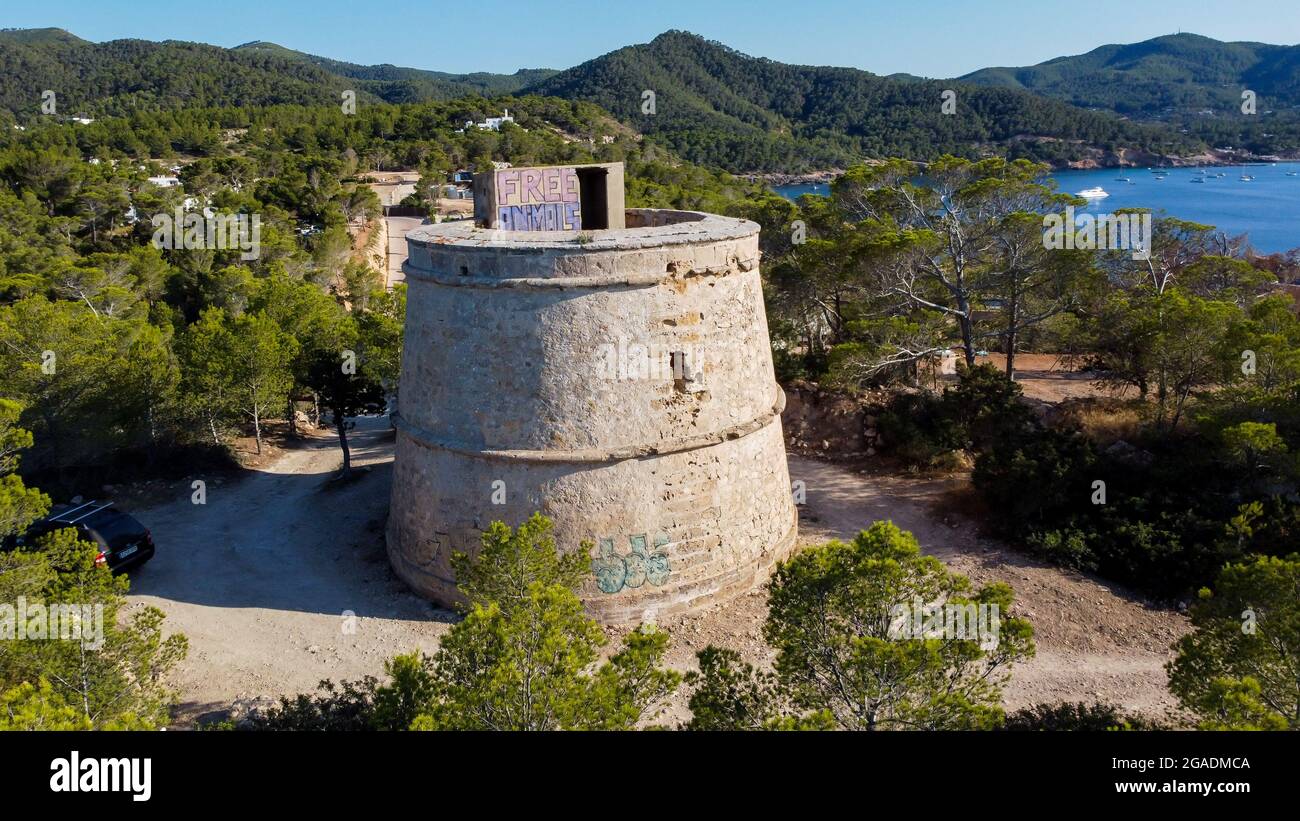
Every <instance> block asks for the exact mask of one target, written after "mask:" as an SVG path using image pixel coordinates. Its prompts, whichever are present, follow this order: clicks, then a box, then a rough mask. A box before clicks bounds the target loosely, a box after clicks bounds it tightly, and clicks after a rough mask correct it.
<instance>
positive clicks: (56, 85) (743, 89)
mask: <svg viewBox="0 0 1300 821" xmlns="http://www.w3.org/2000/svg"><path fill="white" fill-rule="evenodd" d="M0 67H3V68H4V72H3V79H0V109H8V110H9V111H10V112H12V113H13V115H14V116H15V117H16V118H17V119H18V120H20V121H23V122H27V121H29V120H31V119H33V118H34V117H36V116H38V114H39V112H40V104H41V93H42V92H43V91H44V90H46V89H50V90H54V91H56V93H57V95H58V98H57V99H58V105H59V113H60V114H62V115H65V116H67V115H73V114H89V115H96V116H99V115H105V114H109V115H112V114H116V115H122V114H127V113H129V112H132V111H142V110H143V111H157V110H176V109H183V108H195V107H230V106H266V105H277V104H285V103H290V104H299V105H328V104H333V105H337V104H338V103H339V101H340V94H341V93H342V92H343V91H344V90H348V89H352V90H355V91H356V92H357V94H358V100H359V101H361V102H363V103H364V102H379V101H381V100H382V101H388V102H394V103H405V102H420V101H429V100H448V99H455V98H460V97H465V96H467V95H485V96H493V95H497V94H502V93H535V94H541V95H550V96H558V97H563V98H565V99H569V100H580V101H586V102H593V103H596V104H598V105H600V106H602V107H603V108H605V109H607V110H609V111H611V112H612V113H613V114H614V115H615V116H617V117H619V118H620V119H621V120H622V121H623V122H624V123H626V124H628V125H630V126H631V127H633V128H635V129H637V130H639V131H641V132H643V133H645V134H646V135H647V136H648V137H650V138H651V139H654V140H657V141H659V142H661V143H663V144H664V145H666V146H667V147H669V148H670V149H672V150H673V151H674V152H676V153H678V154H680V155H681V156H683V157H684V158H685V159H687V160H690V161H692V162H696V163H700V164H704V165H710V166H713V167H718V168H725V169H727V170H729V171H732V172H741V171H743V172H750V171H787V172H788V171H801V170H809V169H822V168H830V167H835V166H846V165H848V164H851V163H853V162H855V161H859V160H862V159H865V158H881V157H887V156H906V157H910V158H913V159H918V160H927V159H934V158H935V157H937V156H939V155H941V154H945V153H950V154H958V155H964V156H970V157H977V156H983V155H994V154H997V155H1008V156H1011V157H1026V158H1030V159H1034V160H1040V161H1047V162H1051V163H1057V164H1059V163H1064V162H1067V161H1069V160H1076V159H1081V158H1084V157H1089V156H1091V157H1093V158H1098V157H1101V158H1102V161H1104V158H1105V157H1106V156H1108V155H1111V156H1113V154H1114V153H1115V152H1117V151H1119V150H1121V149H1137V150H1141V151H1146V152H1150V153H1153V154H1169V153H1189V152H1192V151H1195V150H1198V149H1199V148H1201V147H1203V146H1202V145H1201V143H1200V142H1199V141H1198V140H1196V139H1194V138H1190V137H1186V136H1183V135H1180V134H1178V133H1177V132H1176V131H1174V130H1171V129H1166V128H1159V127H1144V126H1138V125H1134V124H1131V123H1126V122H1123V121H1121V120H1120V119H1118V118H1115V117H1113V116H1109V115H1105V114H1098V113H1094V112H1087V111H1083V110H1080V109H1077V108H1073V107H1071V106H1069V105H1065V104H1062V103H1059V102H1055V101H1050V100H1045V99H1043V98H1040V97H1037V96H1034V95H1032V94H1029V93H1026V92H1023V91H1016V90H1010V89H990V88H976V87H968V86H961V85H958V86H955V87H954V90H955V91H956V92H957V97H956V99H955V101H954V102H955V108H954V109H953V111H952V114H951V115H948V114H944V113H943V112H942V110H941V106H942V103H943V93H944V91H945V89H947V88H948V87H949V86H953V84H952V83H951V82H946V83H945V82H938V81H916V80H906V79H890V78H883V77H878V76H876V75H873V74H870V73H868V72H864V71H859V70H857V69H851V68H828V67H811V66H793V65H786V64H783V63H778V62H774V61H772V60H765V59H758V58H753V57H748V56H746V55H743V54H740V53H739V52H736V51H734V50H732V49H729V48H727V47H726V46H724V45H721V44H719V43H713V42H709V41H706V40H704V39H703V38H700V37H697V36H695V35H692V34H688V33H685V32H668V33H666V34H663V35H661V36H659V37H657V38H655V40H654V41H653V42H651V43H649V44H646V45H638V46H629V47H627V48H623V49H619V50H618V51H615V52H612V53H610V54H606V55H604V56H602V57H598V58H596V59H594V60H591V61H589V62H587V63H583V64H582V65H580V66H577V67H575V68H572V69H569V70H567V71H564V72H560V73H558V74H555V73H554V72H552V71H550V70H548V69H532V70H520V71H518V72H516V73H514V74H511V75H498V74H484V73H477V74H446V73H441V72H434V71H423V70H419V69H410V68H401V67H397V66H389V65H381V66H361V65H356V64H353V63H344V62H339V61H336V60H331V59H328V58H323V57H316V56H313V55H309V54H304V53H301V52H297V51H292V50H290V49H287V48H284V47H282V46H278V45H276V44H274V43H265V42H254V43H248V44H245V45H243V46H240V47H238V48H234V49H223V48H218V47H215V46H207V45H201V44H195V43H179V42H165V43H150V42H146V41H140V40H118V41H113V42H109V43H101V44H94V43H87V42H86V41H83V40H79V39H77V38H76V37H73V36H72V35H69V34H68V33H67V32H63V31H60V30H57V29H45V30H39V31H38V30H29V31H18V32H4V33H0ZM647 91H652V92H654V95H655V96H654V105H653V112H654V113H652V114H648V113H644V111H649V110H650V109H649V108H648V107H646V106H647V101H648V98H647V97H646V96H645V92H647ZM643 109H644V110H643Z"/></svg>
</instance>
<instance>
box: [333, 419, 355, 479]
mask: <svg viewBox="0 0 1300 821" xmlns="http://www.w3.org/2000/svg"><path fill="white" fill-rule="evenodd" d="M334 427H335V428H337V429H338V432H339V447H340V448H342V449H343V472H342V474H341V475H343V476H351V475H352V451H351V449H349V448H348V420H347V417H345V416H344V415H343V414H341V413H339V412H338V411H335V412H334Z"/></svg>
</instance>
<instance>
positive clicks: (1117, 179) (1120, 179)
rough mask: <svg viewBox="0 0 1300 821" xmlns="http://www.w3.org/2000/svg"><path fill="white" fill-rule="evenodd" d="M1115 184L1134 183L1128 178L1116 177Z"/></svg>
mask: <svg viewBox="0 0 1300 821" xmlns="http://www.w3.org/2000/svg"><path fill="white" fill-rule="evenodd" d="M1115 182H1133V181H1132V180H1130V179H1129V178H1128V177H1116V178H1115Z"/></svg>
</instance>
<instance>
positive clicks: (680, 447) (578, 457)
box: [392, 387, 785, 463]
mask: <svg viewBox="0 0 1300 821" xmlns="http://www.w3.org/2000/svg"><path fill="white" fill-rule="evenodd" d="M783 410H785V392H784V391H782V390H781V389H780V388H779V387H778V388H777V390H776V400H775V401H774V402H773V403H772V407H771V409H770V410H768V411H766V412H764V413H762V414H760V415H759V416H756V417H755V418H753V419H750V420H749V421H747V422H740V423H738V424H735V425H729V426H728V427H725V428H723V429H721V430H718V431H714V432H712V433H705V434H700V435H698V436H692V437H688V438H686V439H680V440H677V441H675V442H671V443H668V444H665V445H627V446H625V447H621V448H609V449H602V448H582V449H575V450H494V449H487V448H475V447H471V446H468V445H465V444H463V443H459V442H452V441H449V440H446V439H443V438H441V437H439V436H438V435H436V434H435V433H433V432H432V431H429V430H426V429H425V428H422V427H420V426H418V425H415V424H413V423H411V422H409V421H407V420H406V419H404V418H403V417H402V415H401V414H399V413H393V415H392V419H393V424H394V427H396V428H397V430H398V431H399V432H401V433H403V434H405V435H406V436H409V437H410V438H411V440H412V441H413V442H415V443H416V444H419V445H421V446H423V447H426V448H429V449H431V450H443V451H449V452H451V453H457V454H460V455H462V456H470V457H473V458H476V459H495V460H499V461H507V462H559V463H585V462H596V463H600V462H623V461H627V460H629V459H647V458H650V457H654V456H666V455H668V454H672V453H682V452H685V451H689V450H698V449H700V448H707V447H711V446H713V445H720V444H722V443H724V442H729V441H732V440H735V439H739V438H741V437H743V436H748V435H749V434H751V433H755V432H757V431H760V430H762V429H763V428H765V427H767V426H768V425H769V424H771V423H772V422H773V421H774V420H777V419H780V418H781V411H783Z"/></svg>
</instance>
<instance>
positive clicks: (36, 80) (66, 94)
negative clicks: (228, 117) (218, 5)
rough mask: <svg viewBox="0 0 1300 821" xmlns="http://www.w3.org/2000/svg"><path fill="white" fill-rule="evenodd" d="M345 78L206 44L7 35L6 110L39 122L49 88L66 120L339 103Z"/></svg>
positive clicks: (2, 62) (0, 52) (0, 97)
mask: <svg viewBox="0 0 1300 821" xmlns="http://www.w3.org/2000/svg"><path fill="white" fill-rule="evenodd" d="M348 87H349V83H348V82H347V81H346V80H345V79H344V78H341V77H337V76H335V75H332V74H330V73H329V72H327V71H325V70H324V69H321V68H319V67H317V66H314V65H312V64H310V63H308V62H304V61H302V60H296V59H291V58H288V57H285V56H282V55H276V54H271V53H260V52H236V51H232V50H229V49H224V48H219V47H217V46H209V45H204V44H202V43H183V42H176V41H167V42H162V43H154V42H150V41H146V40H113V41H110V42H107V43H90V42H87V41H85V40H81V39H79V38H77V37H74V36H72V35H70V34H68V33H67V32H63V31H60V30H58V29H39V30H27V31H8V32H0V108H4V109H8V110H10V111H12V112H13V113H14V114H15V115H16V116H19V117H20V118H21V117H29V116H35V115H36V114H37V113H38V112H39V111H40V104H41V94H42V92H43V91H45V90H46V89H50V90H53V91H54V92H55V93H56V94H57V102H58V111H59V113H61V114H76V113H85V114H126V113H129V112H130V111H133V110H146V111H157V110H170V109H178V108H192V107H206V106H230V105H248V106H261V105H275V104H279V103H299V104H315V105H320V104H327V103H337V101H338V100H339V94H340V92H341V91H342V90H343V89H345V88H348Z"/></svg>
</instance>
